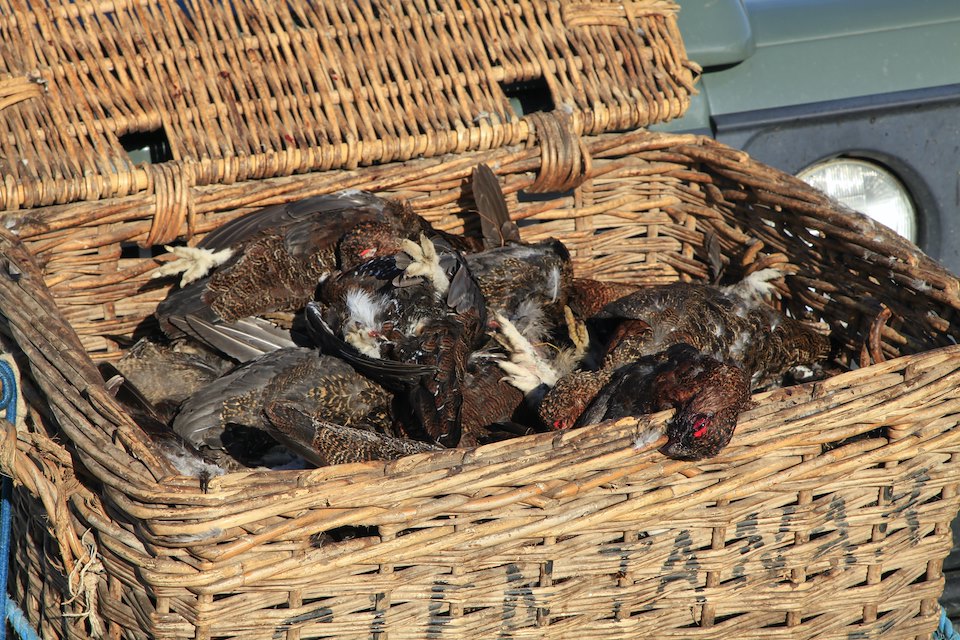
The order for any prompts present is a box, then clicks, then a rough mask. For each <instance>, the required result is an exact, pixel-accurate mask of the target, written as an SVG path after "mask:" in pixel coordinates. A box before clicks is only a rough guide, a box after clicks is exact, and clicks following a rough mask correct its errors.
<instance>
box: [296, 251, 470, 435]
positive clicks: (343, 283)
mask: <svg viewBox="0 0 960 640" xmlns="http://www.w3.org/2000/svg"><path fill="white" fill-rule="evenodd" d="M401 257H402V258H403V260H401ZM414 267H415V268H414ZM411 273H417V274H422V275H414V276H411V275H410V274H411ZM320 294H321V295H320V299H319V300H317V301H315V302H311V303H310V304H308V305H307V309H306V319H307V323H308V326H310V327H311V328H312V330H313V335H315V336H316V339H317V340H318V342H319V343H320V344H321V345H322V347H323V348H324V350H325V351H326V352H328V353H331V354H335V355H337V356H339V357H342V358H344V359H345V360H347V361H348V362H350V363H351V364H353V365H354V366H355V367H356V368H357V370H358V371H361V372H362V373H364V375H368V376H370V377H371V378H372V379H374V380H376V381H378V382H380V383H381V384H383V385H384V386H387V387H388V388H391V389H394V390H397V391H399V392H400V396H399V399H400V402H399V404H398V410H397V416H398V419H399V420H400V422H401V423H402V427H403V429H404V431H405V433H407V434H408V435H410V436H412V437H416V438H419V439H423V440H427V441H431V442H436V443H438V444H442V445H444V446H450V447H453V446H456V445H457V443H458V442H459V439H460V408H461V404H462V392H461V385H462V381H463V376H464V374H465V367H466V360H467V356H468V355H469V354H470V352H471V351H472V350H473V349H474V348H475V347H476V346H477V342H478V340H479V339H480V337H481V336H482V328H483V326H484V324H485V321H486V317H485V305H484V301H483V295H482V294H481V292H480V290H479V288H478V287H477V283H476V281H475V280H474V279H473V277H472V276H471V274H470V271H469V269H468V268H467V266H466V264H465V263H464V261H463V257H462V255H461V254H460V253H459V252H457V251H456V250H454V249H453V248H452V247H450V246H448V245H447V244H446V243H445V242H440V241H437V242H436V243H435V242H434V240H433V239H431V238H427V237H425V236H421V239H420V244H419V245H415V244H414V243H408V244H406V245H405V247H404V252H403V253H400V254H397V255H396V256H382V257H379V258H375V259H374V260H371V261H368V262H367V263H363V264H361V265H358V266H357V267H356V268H355V269H352V270H351V271H349V272H346V273H344V274H341V275H340V276H339V277H338V278H337V279H336V280H335V281H333V282H330V283H325V284H324V286H323V287H322V288H321V290H320Z"/></svg>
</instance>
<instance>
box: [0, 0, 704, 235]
mask: <svg viewBox="0 0 960 640" xmlns="http://www.w3.org/2000/svg"><path fill="white" fill-rule="evenodd" d="M185 4H186V6H187V9H186V10H183V9H181V7H180V6H179V5H178V4H177V3H176V2H174V1H173V0H122V1H118V2H111V3H103V2H94V1H84V2H62V3H52V4H51V6H50V7H49V9H48V8H44V9H42V10H35V11H33V10H30V8H29V6H27V5H23V4H22V3H20V2H15V1H14V2H10V1H5V2H0V80H4V79H7V78H11V79H14V78H16V79H21V80H22V79H23V78H25V77H29V78H31V79H33V80H34V81H36V82H38V83H41V84H42V86H43V88H44V89H45V91H46V92H45V93H44V94H43V96H42V97H38V98H37V99H34V100H29V101H24V102H21V103H19V104H17V105H15V106H13V107H11V108H10V109H9V110H7V111H6V112H5V113H4V114H3V118H2V119H0V156H2V158H4V159H5V160H4V164H3V165H2V167H0V168H2V173H3V174H4V175H5V176H7V179H6V181H5V182H4V183H3V184H0V210H15V209H34V208H36V207H41V206H47V205H53V204H60V203H69V202H77V201H89V202H94V201H99V200H105V199H109V198H114V197H122V196H129V195H134V194H140V193H150V194H153V195H154V196H155V198H156V200H157V202H158V204H157V208H158V210H159V213H158V220H157V223H156V224H155V225H154V226H153V228H152V229H151V232H150V235H149V239H148V240H149V241H148V243H149V244H153V243H157V242H169V241H170V240H172V239H174V238H175V237H176V236H177V235H179V234H180V233H182V232H183V231H184V230H185V229H184V228H183V225H184V224H186V222H185V221H187V220H188V219H189V218H190V217H191V214H192V208H193V204H194V203H193V202H192V200H191V199H190V198H189V197H188V195H187V191H189V190H190V189H191V188H192V187H194V186H206V185H211V184H225V183H226V184H229V183H233V182H237V181H244V180H253V179H257V178H265V177H276V176H284V175H291V174H295V173H303V172H307V171H316V170H325V169H331V168H353V167H357V166H360V165H369V164H373V163H385V162H391V161H396V160H406V159H410V158H415V157H433V156H438V155H441V154H445V153H459V152H463V151H469V150H478V149H481V150H482V149H491V148H496V147H500V146H504V145H509V144H516V143H519V142H523V141H526V140H527V139H528V138H529V137H530V135H531V132H532V129H533V127H534V126H535V125H534V124H533V123H532V122H531V121H530V119H529V118H528V117H518V116H517V115H516V114H515V113H514V111H513V109H512V108H511V106H510V104H509V102H508V100H507V96H506V93H505V91H509V89H510V87H511V86H514V85H523V84H524V83H527V84H530V83H533V84H535V85H536V86H537V87H539V88H540V90H541V91H542V93H543V96H542V97H543V99H544V100H546V101H547V102H550V103H552V107H553V108H555V109H556V110H558V111H559V112H562V113H566V114H569V115H570V116H571V117H572V119H573V120H574V122H575V124H574V126H575V130H576V132H577V133H583V134H595V133H601V132H604V131H611V130H622V129H629V128H634V127H637V126H644V125H647V124H649V123H652V122H658V121H663V120H667V119H670V118H673V117H676V116H678V115H680V114H681V113H683V111H684V110H685V109H686V106H687V104H688V96H689V93H690V92H691V91H692V82H693V73H692V71H691V69H692V68H695V65H691V64H689V63H688V62H687V61H686V58H685V55H684V50H683V45H682V43H681V40H680V37H679V33H678V31H677V29H676V24H675V18H674V14H675V12H676V10H677V6H676V4H675V3H673V2H670V1H667V0H623V1H621V2H566V1H565V2H559V1H556V0H553V1H550V2H539V1H538V2H531V1H528V0H494V1H491V2H482V3H450V2H443V1H436V0H418V1H417V2H400V1H397V0H393V1H390V0H384V1H371V0H365V1H362V2H354V3H342V2H334V1H327V2H315V3H287V2H263V1H261V0H244V1H241V2H228V3H219V2H206V1H196V2H187V3H185ZM0 95H2V94H0ZM149 132H157V134H158V136H160V134H161V133H162V138H163V139H164V140H165V141H166V143H167V144H168V145H169V148H170V154H171V156H172V159H171V161H169V162H165V163H163V164H161V165H158V166H151V165H146V166H143V165H140V166H137V165H134V163H133V162H132V160H131V159H130V158H129V157H128V156H127V154H126V152H125V151H124V149H123V147H122V144H121V137H122V136H125V135H129V134H134V133H149Z"/></svg>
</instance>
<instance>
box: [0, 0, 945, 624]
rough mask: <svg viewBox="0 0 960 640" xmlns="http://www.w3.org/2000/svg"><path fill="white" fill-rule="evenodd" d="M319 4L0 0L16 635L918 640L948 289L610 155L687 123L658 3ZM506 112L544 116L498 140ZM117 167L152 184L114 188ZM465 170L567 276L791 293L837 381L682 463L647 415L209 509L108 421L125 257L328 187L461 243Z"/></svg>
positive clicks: (850, 221) (669, 17)
mask: <svg viewBox="0 0 960 640" xmlns="http://www.w3.org/2000/svg"><path fill="white" fill-rule="evenodd" d="M340 4H341V3H335V2H333V1H332V0H330V1H329V2H314V3H310V4H306V3H304V4H299V3H293V2H291V3H262V4H261V3H258V2H256V1H254V0H249V1H247V2H231V3H225V4H220V3H208V2H196V3H192V4H188V11H183V10H181V9H180V8H179V5H178V4H177V3H175V2H173V1H172V0H129V1H124V2H112V3H102V2H92V1H85V2H75V3H74V2H64V3H63V4H60V5H55V4H54V5H51V6H49V7H48V6H44V7H43V8H42V9H38V8H36V7H31V6H26V5H24V4H23V3H14V4H12V5H11V4H3V3H2V2H0V107H2V108H4V109H3V111H2V113H0V174H2V175H3V176H4V182H3V184H2V185H0V210H4V211H6V213H5V222H6V227H7V228H8V229H13V230H14V231H15V232H16V234H17V235H18V236H19V237H18V238H15V237H13V236H12V235H10V234H9V233H6V232H0V310H2V318H0V319H2V322H0V340H2V341H3V346H4V348H5V350H6V351H8V352H10V353H12V354H13V357H14V360H15V361H16V363H17V365H18V368H19V370H20V373H21V375H22V380H21V387H22V389H23V392H24V397H25V400H26V403H27V410H26V411H21V412H19V415H20V416H22V419H21V421H20V424H18V425H17V429H14V428H13V427H12V426H7V428H6V430H5V432H4V435H5V438H4V440H3V445H4V446H2V447H0V469H2V470H3V472H4V473H7V474H9V475H12V476H13V477H14V479H15V481H16V483H17V488H16V490H15V501H14V508H15V518H14V526H15V540H16V543H17V547H16V553H15V559H14V562H13V567H12V569H13V574H12V585H11V587H12V590H13V592H14V595H15V597H16V599H17V601H18V602H20V603H21V605H22V607H23V608H24V609H25V610H26V612H27V614H28V616H29V618H30V620H31V622H32V623H33V624H34V625H35V626H37V627H38V628H39V629H40V631H41V633H42V635H43V637H45V638H86V637H90V636H93V637H103V636H108V637H111V638H120V637H125V638H132V639H139V638H144V637H154V638H160V639H171V640H172V639H179V638H198V639H209V640H213V639H219V638H230V639H240V638H244V639H246V638H251V639H252V638H258V639H259V638H284V639H286V640H295V639H297V640H299V639H307V638H370V637H374V638H380V639H381V640H383V639H386V638H390V639H392V640H396V639H402V638H415V639H420V638H429V637H437V638H485V637H498V638H576V639H577V640H580V639H582V638H612V637H617V638H638V637H658V638H660V637H662V638H670V637H724V638H727V637H733V638H749V637H761V636H762V637H765V638H766V637H769V638H776V637H783V638H829V637H844V638H847V637H851V636H854V637H863V638H867V637H873V636H878V635H880V634H885V637H893V638H913V637H918V638H919V637H927V636H928V635H929V633H930V632H931V631H932V630H933V629H934V628H935V626H936V624H937V615H936V612H937V604H936V599H937V597H938V596H939V594H940V592H941V590H942V588H943V578H942V575H941V571H940V563H941V562H942V559H943V558H944V557H945V555H946V554H947V552H948V550H949V548H950V542H951V541H950V529H949V523H950V521H951V519H952V518H953V516H954V515H955V514H956V512H957V510H958V507H960V497H958V495H957V483H958V482H960V476H958V474H960V428H957V423H958V420H960V417H958V411H960V390H958V388H960V350H958V348H957V347H955V346H953V345H954V344H955V343H956V340H957V337H958V335H960V328H958V326H957V321H956V317H957V316H956V314H957V310H958V309H960V292H958V282H957V280H956V279H954V278H953V277H952V276H951V275H950V274H949V273H947V272H945V271H944V270H943V269H942V268H940V267H939V266H938V265H936V264H935V263H933V262H932V261H930V260H929V259H928V258H926V257H925V256H924V255H923V254H922V253H920V252H919V251H918V250H917V249H916V248H915V247H913V246H912V245H910V244H909V243H906V242H905V241H903V240H901V239H899V238H898V237H897V236H894V235H892V234H891V233H889V232H888V231H886V230H884V229H881V228H880V227H878V226H876V225H874V224H872V223H871V222H870V221H869V220H867V219H865V218H862V217H860V216H857V215H853V214H850V213H849V212H845V211H841V210H839V209H838V208H837V207H836V205H835V204H833V203H831V202H829V201H828V200H826V199H825V198H824V197H823V196H822V195H820V194H818V193H817V192H815V191H813V190H812V189H810V188H809V187H806V186H805V185H803V184H802V183H800V182H798V181H796V180H795V179H793V178H791V177H790V176H786V175H783V174H781V173H779V172H777V171H774V170H772V169H770V168H768V167H765V166H763V165H760V164H758V163H756V162H754V161H752V160H751V159H750V158H749V157H747V156H746V155H745V154H743V153H740V152H737V151H734V150H731V149H729V148H727V147H724V146H723V145H719V144H717V143H715V142H712V141H710V140H708V139H702V138H696V137H691V136H672V135H665V134H654V133H648V132H642V131H635V132H632V133H618V134H612V133H606V132H611V131H615V130H623V129H631V128H635V127H638V126H645V125H646V124H649V123H651V122H654V121H658V120H664V119H668V118H670V117H674V116H676V115H678V114H679V113H681V112H682V111H683V110H684V109H685V107H686V105H687V96H688V94H689V91H690V90H691V88H690V85H691V82H692V78H693V73H694V71H695V67H694V65H691V64H690V63H689V62H687V61H686V60H685V57H684V53H683V45H682V43H681V42H680V40H679V37H678V35H677V32H676V26H675V22H674V18H673V14H674V12H675V10H676V6H675V5H674V4H673V3H670V2H662V1H660V0H633V1H631V0H625V1H624V2H583V3H580V2H524V1H523V0H515V1H512V2H509V1H506V0H498V1H494V0H491V1H490V2H484V3H477V4H476V5H471V4H469V3H466V4H464V3H461V4H458V5H453V4H449V3H427V2H418V3H403V2H399V1H398V2H394V3H387V2H382V3H373V2H356V3H353V4H351V5H350V7H351V8H350V9H342V8H339V7H340ZM407 7H415V8H412V9H407ZM427 44H429V46H426V45H427ZM371 51H376V52H378V53H386V56H385V57H387V58H389V60H387V61H386V62H385V66H380V67H373V66H365V64H364V63H365V62H366V61H367V60H368V59H370V55H369V52H371ZM628 52H629V53H628ZM251 67H254V68H256V69H258V70H259V71H261V72H262V74H256V77H253V74H249V73H248V72H247V70H248V69H250V68H251ZM25 78H26V79H27V80H26V81H25V80H24V79H25ZM519 85H525V86H526V87H527V90H528V91H530V90H531V89H530V87H532V91H533V93H534V94H535V95H536V94H537V91H540V96H541V97H542V98H545V99H547V100H548V102H550V103H552V105H553V106H554V107H555V109H554V110H553V111H551V112H538V113H530V114H527V115H524V116H519V115H516V114H514V113H513V111H512V110H511V109H510V108H509V106H508V98H509V97H510V96H511V95H513V93H515V92H516V88H517V87H518V86H519ZM538 87H540V89H538ZM544 87H545V89H544ZM528 95H529V94H528ZM130 136H133V137H136V136H145V137H142V138H139V139H138V140H139V141H140V142H143V141H144V140H146V141H148V142H151V143H153V144H155V145H158V146H163V145H166V146H168V147H169V156H170V157H169V158H168V159H167V160H166V161H164V162H160V163H157V164H152V165H146V164H139V165H138V164H135V163H134V161H133V160H131V159H130V158H129V157H128V156H127V154H126V152H125V151H124V144H125V143H129V142H130V138H129V137H130ZM127 146H130V144H127ZM478 161H484V162H487V163H488V164H490V165H491V166H493V167H495V169H496V171H497V173H498V174H499V175H500V176H501V178H502V180H503V182H504V185H505V188H506V191H507V194H508V199H509V201H510V206H511V211H512V212H513V216H514V217H515V218H516V219H517V220H519V221H521V225H522V227H523V228H522V231H523V235H524V237H525V238H526V239H528V240H536V239H539V238H544V237H549V236H554V237H559V238H561V239H562V240H563V241H564V242H565V243H566V244H567V245H568V246H569V247H570V248H571V251H572V254H573V256H574V258H575V260H576V265H577V269H578V272H579V273H580V274H582V275H587V276H595V277H598V278H603V279H607V280H617V281H629V282H637V283H656V282H666V281H673V280H678V279H681V280H702V279H705V278H706V277H707V266H706V265H707V263H708V255H710V254H712V253H714V252H715V250H717V249H718V250H719V252H720V253H721V255H722V256H723V257H724V260H725V262H726V271H727V275H728V277H729V278H731V279H733V278H736V277H738V276H740V275H742V274H743V273H745V272H747V271H750V270H754V269H758V268H763V267H765V266H770V265H775V266H778V267H779V268H781V269H783V270H784V271H787V272H789V273H790V274H791V275H790V276H789V277H788V278H786V281H785V282H786V285H785V288H784V289H783V290H782V292H781V293H782V294H783V299H782V305H783V306H784V308H785V309H786V310H788V311H789V312H790V313H792V314H793V315H795V316H797V317H802V318H806V319H809V320H811V321H814V322H819V323H820V324H821V326H822V327H823V328H824V330H825V331H826V330H829V331H830V334H831V338H832V340H833V341H834V343H835V345H836V350H837V361H838V363H839V365H840V366H842V367H845V368H847V369H849V371H848V372H846V373H842V374H839V375H836V376H833V377H831V378H830V379H828V380H826V381H823V382H819V383H815V384H808V385H803V386H796V387H791V388H787V389H783V390H778V391H773V392H768V393H764V394H762V395H758V396H757V397H756V398H755V399H756V400H757V401H758V405H757V407H756V408H754V409H752V410H751V411H749V412H747V413H746V414H744V415H743V416H742V418H741V423H740V426H739V428H738V432H737V434H736V436H735V437H734V439H733V442H732V444H731V446H730V447H729V449H728V450H726V451H725V452H724V454H723V455H722V456H721V457H720V458H717V459H715V460H711V461H708V462H704V463H688V462H676V461H671V460H668V459H665V458H664V457H663V456H661V455H660V454H659V453H657V452H653V451H646V450H642V449H636V448H635V447H634V434H635V433H636V431H637V429H638V427H642V426H645V425H647V424H649V423H651V422H653V423H656V424H663V422H664V421H665V420H666V419H668V418H669V415H668V414H657V415H655V416H652V417H649V418H644V419H641V420H625V421H620V422H618V423H612V424H601V425H593V426H589V427H586V428H583V429H577V430H575V431H570V432H566V433H557V434H546V435H542V436H531V437H525V438H520V439H516V440H511V441H507V442H503V443H498V444H493V445H488V446H486V447H482V448H480V449H475V450H452V451H447V452H442V453H440V454H434V455H421V456H415V457H410V458H406V459H403V460H400V461H397V462H394V463H390V464H364V465H349V466H338V467H329V468H323V469H316V470H310V471H299V472H295V471H277V472H250V473H234V474H229V475H226V476H221V477H218V478H215V479H214V480H213V481H212V482H211V484H210V487H209V489H208V491H207V492H203V491H201V490H200V488H199V486H198V483H197V482H196V480H195V479H193V478H186V477H181V476H176V475H174V474H173V473H172V471H171V470H170V469H169V466H168V464H167V463H166V461H165V460H164V459H163V458H162V457H158V455H157V454H156V453H155V451H154V450H153V449H152V448H151V446H150V445H149V443H148V440H147V439H146V438H145V437H144V435H143V434H142V433H141V431H140V430H139V428H138V427H137V425H136V424H135V423H134V422H132V420H131V419H130V418H129V417H128V416H127V415H125V414H124V413H123V411H122V410H121V409H120V408H119V407H117V405H116V404H115V403H114V401H113V399H112V398H111V397H110V396H109V394H108V393H107V392H106V391H105V390H104V388H103V386H102V384H101V382H100V379H99V376H98V374H97V371H96V369H95V368H94V367H93V364H92V361H91V358H109V357H113V356H115V355H117V354H118V353H119V347H118V344H119V343H120V342H122V340H123V339H125V338H128V337H129V336H130V335H131V334H133V333H134V332H135V331H137V330H140V331H149V330H150V329H151V325H150V321H149V317H150V315H151V313H152V311H153V308H154V307H155V305H156V303H157V302H158V301H159V300H160V299H162V298H163V297H164V296H165V294H166V291H167V289H166V287H165V286H162V285H160V284H158V283H157V282H155V281H151V280H149V275H150V272H151V271H153V270H154V269H155V268H156V266H157V265H158V264H159V261H158V259H156V258H152V257H150V256H149V255H146V256H143V255H141V252H140V250H139V249H138V248H139V247H149V246H151V245H154V244H159V243H163V242H167V241H171V240H174V239H176V238H188V239H191V240H196V239H198V238H199V237H202V234H203V233H205V232H207V231H209V230H210V229H212V228H214V227H215V226H216V225H218V224H220V223H222V222H224V221H226V220H228V219H230V218H232V217H234V216H236V215H240V214H241V213H244V212H246V211H249V210H251V209H252V208H255V207H259V206H264V205H267V204H271V203H275V202H280V201H286V200H291V199H294V198H299V197H304V196H308V195H312V194H317V193H326V192H331V191H334V190H338V189H344V188H365V189H370V190H373V191H377V192H383V193H387V194H390V195H393V196H397V197H403V198H408V199H410V200H411V201H412V203H413V205H414V207H415V208H416V209H417V210H418V211H419V212H420V213H422V214H423V215H425V216H427V217H429V218H430V219H431V220H433V221H435V222H436V223H437V224H438V226H440V227H442V228H444V229H448V230H453V231H464V230H465V231H466V232H476V229H475V228H474V221H472V220H470V219H469V217H465V216H464V215H463V214H462V213H461V212H462V211H464V210H465V208H468V207H469V206H470V205H471V198H472V196H471V194H470V192H469V188H468V187H466V182H467V177H468V176H469V173H470V171H471V169H472V168H473V166H474V165H475V164H476V163H477V162H478ZM328 169H336V170H330V171H328ZM148 253H149V252H148ZM341 527H352V529H351V530H352V531H354V532H355V533H357V534H358V535H357V536H356V537H354V538H352V539H348V540H344V541H341V542H336V543H330V542H326V543H321V541H322V540H324V539H325V538H324V536H323V535H321V534H323V533H324V532H328V531H331V530H334V529H339V528H341Z"/></svg>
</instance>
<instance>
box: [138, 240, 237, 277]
mask: <svg viewBox="0 0 960 640" xmlns="http://www.w3.org/2000/svg"><path fill="white" fill-rule="evenodd" d="M163 248H164V249H166V250H167V251H169V252H170V253H172V254H173V255H175V256H177V259H176V260H172V261H170V262H168V263H166V264H164V265H162V266H161V267H159V268H158V269H156V270H155V271H154V272H153V274H152V275H151V276H150V277H151V278H163V277H165V276H173V275H176V274H178V273H182V274H183V276H182V277H181V278H180V287H181V288H182V287H185V286H187V285H188V284H190V283H191V282H195V281H197V280H199V279H200V278H202V277H204V276H205V275H207V274H208V273H210V271H211V270H213V269H214V268H216V267H219V266H220V265H221V264H223V263H224V262H226V261H227V260H229V259H230V257H231V256H232V255H233V249H231V248H230V247H227V248H226V249H221V250H220V251H211V250H210V249H201V248H199V247H172V246H169V245H164V247H163Z"/></svg>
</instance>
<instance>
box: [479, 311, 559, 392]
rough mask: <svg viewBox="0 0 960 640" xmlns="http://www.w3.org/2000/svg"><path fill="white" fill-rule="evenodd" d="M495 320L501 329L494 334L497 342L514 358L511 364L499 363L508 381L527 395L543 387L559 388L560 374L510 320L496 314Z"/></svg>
mask: <svg viewBox="0 0 960 640" xmlns="http://www.w3.org/2000/svg"><path fill="white" fill-rule="evenodd" d="M494 319H495V321H496V323H497V325H498V328H497V331H495V332H494V333H493V338H494V339H495V340H496V341H497V342H499V343H500V345H501V346H502V347H503V348H504V349H506V351H507V353H509V355H510V359H509V360H501V361H499V362H498V363H497V364H498V365H499V366H500V369H501V370H502V371H503V372H504V373H505V374H507V375H506V377H505V380H506V381H507V382H508V383H510V384H511V385H513V386H514V387H516V388H517V389H519V390H520V391H522V392H523V393H524V394H528V393H530V392H531V391H533V390H534V389H536V388H537V387H539V386H540V385H547V386H548V387H552V386H553V385H555V384H556V383H557V380H559V379H560V373H559V372H558V371H557V370H556V369H555V368H554V367H553V366H552V365H551V364H550V363H549V362H547V361H546V360H545V359H544V358H543V357H542V356H541V355H540V354H539V353H538V352H537V350H536V348H535V347H534V346H533V344H531V343H530V341H529V340H527V338H526V337H524V335H523V334H522V333H520V331H519V330H518V329H517V328H516V326H514V324H513V323H512V322H510V320H508V319H507V318H505V317H504V316H502V315H501V314H499V313H498V314H495V316H494Z"/></svg>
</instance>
